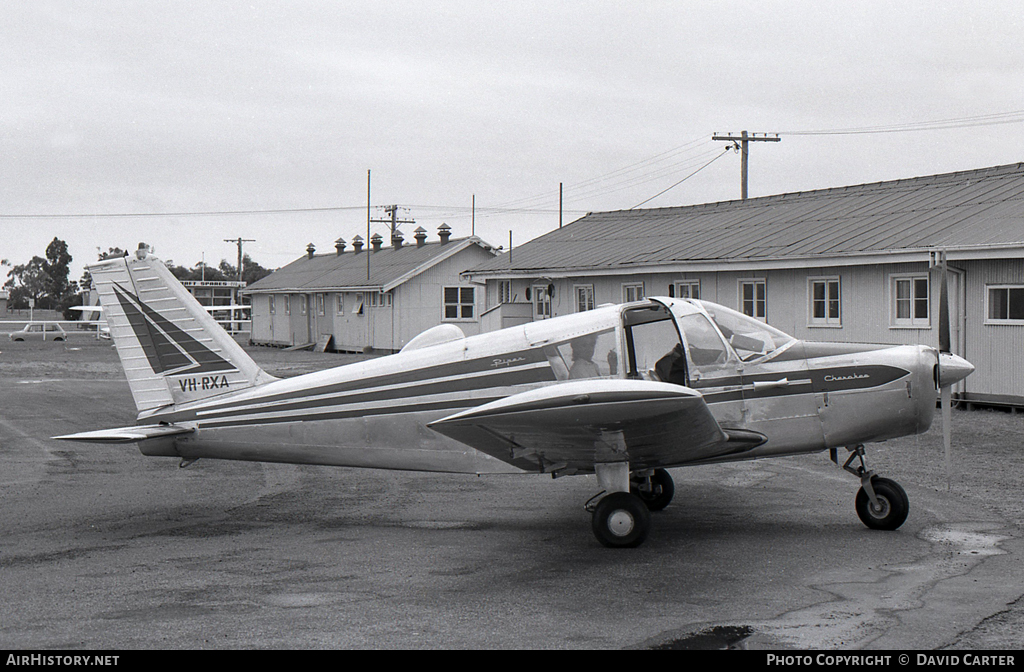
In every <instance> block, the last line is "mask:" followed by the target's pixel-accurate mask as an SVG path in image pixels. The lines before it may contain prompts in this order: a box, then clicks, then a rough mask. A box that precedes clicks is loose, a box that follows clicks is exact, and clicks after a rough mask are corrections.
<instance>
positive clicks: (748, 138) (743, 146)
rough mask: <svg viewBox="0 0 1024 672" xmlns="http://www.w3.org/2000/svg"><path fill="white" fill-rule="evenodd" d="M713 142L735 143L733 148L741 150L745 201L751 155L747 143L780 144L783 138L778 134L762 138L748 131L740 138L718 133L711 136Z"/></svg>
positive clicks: (742, 195)
mask: <svg viewBox="0 0 1024 672" xmlns="http://www.w3.org/2000/svg"><path fill="white" fill-rule="evenodd" d="M711 139H712V140H722V141H725V142H731V143H733V147H734V148H736V147H738V148H739V150H740V180H741V182H740V198H741V199H743V200H744V201H745V200H747V159H748V156H749V154H750V149H749V147H748V146H747V143H750V142H778V141H779V140H781V139H782V138H780V137H779V135H778V133H776V134H774V135H768V134H767V133H762V134H761V135H760V136H759V135H758V134H757V133H754V134H752V135H747V132H746V131H743V132H742V133H740V135H739V137H737V136H734V135H718V134H717V133H716V134H715V135H713V136H711Z"/></svg>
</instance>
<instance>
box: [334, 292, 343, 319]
mask: <svg viewBox="0 0 1024 672" xmlns="http://www.w3.org/2000/svg"><path fill="white" fill-rule="evenodd" d="M335 310H336V311H337V313H338V315H344V314H345V295H344V294H342V293H341V292H338V306H337V308H336V309H335Z"/></svg>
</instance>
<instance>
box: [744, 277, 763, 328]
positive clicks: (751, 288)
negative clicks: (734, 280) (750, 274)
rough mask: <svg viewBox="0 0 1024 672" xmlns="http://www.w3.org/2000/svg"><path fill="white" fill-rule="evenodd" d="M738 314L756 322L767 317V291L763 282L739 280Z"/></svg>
mask: <svg viewBox="0 0 1024 672" xmlns="http://www.w3.org/2000/svg"><path fill="white" fill-rule="evenodd" d="M740 312H742V313H743V314H744V315H749V316H750V317H753V318H756V319H758V320H764V319H767V316H768V289H767V286H766V285H765V281H764V280H740Z"/></svg>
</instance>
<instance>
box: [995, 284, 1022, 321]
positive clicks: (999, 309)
mask: <svg viewBox="0 0 1024 672" xmlns="http://www.w3.org/2000/svg"><path fill="white" fill-rule="evenodd" d="M986 315H987V316H988V319H987V320H986V321H985V322H986V324H1024V285H989V286H988V310H987V311H986Z"/></svg>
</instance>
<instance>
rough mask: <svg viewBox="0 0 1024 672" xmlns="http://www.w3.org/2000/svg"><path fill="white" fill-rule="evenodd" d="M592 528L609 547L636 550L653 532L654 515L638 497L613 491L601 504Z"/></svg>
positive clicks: (598, 538)
mask: <svg viewBox="0 0 1024 672" xmlns="http://www.w3.org/2000/svg"><path fill="white" fill-rule="evenodd" d="M592 527H593V530H594V536H595V537H597V540H598V541H600V542H601V543H602V544H604V545H605V546H607V547H608V548H636V547H637V546H639V545H640V544H642V543H644V540H645V539H646V538H647V533H648V532H649V531H650V529H651V513H650V511H648V510H647V505H646V504H644V502H643V500H641V499H640V498H639V497H637V496H636V495H633V494H630V493H628V492H613V493H612V494H610V495H607V496H606V497H605V498H604V499H602V500H601V501H600V502H598V504H597V508H595V509H594V516H593V522H592Z"/></svg>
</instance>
